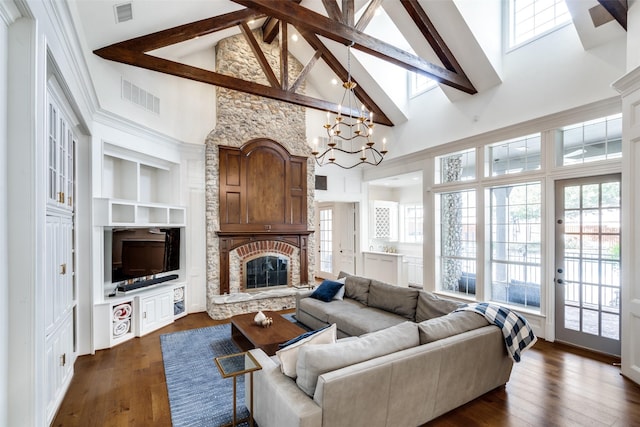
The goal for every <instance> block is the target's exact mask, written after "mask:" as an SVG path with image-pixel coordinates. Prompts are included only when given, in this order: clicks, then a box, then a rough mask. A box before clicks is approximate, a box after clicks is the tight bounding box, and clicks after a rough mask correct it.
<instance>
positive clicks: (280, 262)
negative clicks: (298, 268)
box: [244, 255, 289, 289]
mask: <svg viewBox="0 0 640 427" xmlns="http://www.w3.org/2000/svg"><path fill="white" fill-rule="evenodd" d="M244 271H245V280H246V281H245V289H258V288H269V287H273V286H287V284H288V281H289V259H288V258H287V257H285V256H282V255H265V256H261V257H258V258H254V259H252V260H249V261H247V262H246V263H245V266H244Z"/></svg>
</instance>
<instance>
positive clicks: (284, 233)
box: [217, 138, 312, 294]
mask: <svg viewBox="0 0 640 427" xmlns="http://www.w3.org/2000/svg"><path fill="white" fill-rule="evenodd" d="M218 151H219V162H220V168H219V174H220V188H219V196H220V207H219V212H220V231H218V232H217V235H218V237H219V241H220V294H224V293H228V292H229V252H230V251H232V250H234V249H235V248H237V247H239V246H242V245H245V244H247V243H250V242H254V241H282V242H286V243H288V244H290V245H293V246H295V247H297V248H298V249H299V250H300V280H301V281H303V283H306V281H307V280H308V278H309V272H308V266H309V253H308V241H309V239H308V238H309V234H311V233H312V231H309V230H307V227H308V225H307V208H308V206H307V200H308V194H307V160H308V159H307V157H302V156H295V155H292V154H291V153H289V151H288V150H287V149H286V148H285V147H284V146H282V145H281V144H279V143H278V142H277V141H274V140H271V139H268V138H258V139H253V140H250V141H247V142H246V143H245V144H244V145H243V146H242V147H240V148H237V147H226V146H218Z"/></svg>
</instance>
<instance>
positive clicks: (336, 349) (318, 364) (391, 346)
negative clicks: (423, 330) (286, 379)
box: [296, 322, 420, 396]
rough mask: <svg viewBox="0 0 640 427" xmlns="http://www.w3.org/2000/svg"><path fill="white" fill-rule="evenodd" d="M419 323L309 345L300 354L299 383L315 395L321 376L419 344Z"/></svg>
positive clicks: (305, 390)
mask: <svg viewBox="0 0 640 427" xmlns="http://www.w3.org/2000/svg"><path fill="white" fill-rule="evenodd" d="M419 341H420V340H419V334H418V325H417V324H415V323H413V322H403V323H401V324H399V325H396V326H392V327H390V328H387V329H383V330H381V331H378V332H374V333H372V334H369V335H367V336H365V337H361V338H359V339H356V340H348V341H341V342H337V343H335V344H327V345H312V346H305V347H303V348H301V349H300V351H299V353H298V364H297V366H296V370H297V373H298V378H297V379H296V384H298V387H300V389H301V390H302V391H304V392H305V393H306V394H308V395H309V396H313V393H314V391H315V389H316V383H317V382H318V376H319V375H322V374H324V373H325V372H331V371H335V370H336V369H340V368H343V367H345V366H349V365H353V364H356V363H359V362H364V361H366V360H370V359H373V358H375V357H380V356H384V355H386V354H390V353H395V352H397V351H400V350H404V349H406V348H410V347H415V346H417V345H418V344H419Z"/></svg>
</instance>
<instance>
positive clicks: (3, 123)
mask: <svg viewBox="0 0 640 427" xmlns="http://www.w3.org/2000/svg"><path fill="white" fill-rule="evenodd" d="M10 15H11V13H10V12H9V11H7V10H5V8H4V7H1V6H0V17H1V18H3V19H0V170H3V171H5V170H7V149H8V134H7V79H8V76H7V67H8V54H7V51H8V49H9V41H8V38H9V35H8V23H9V22H11V20H12V18H11V17H10ZM0 206H2V208H1V209H0V313H2V314H0V425H8V407H7V404H8V396H7V394H8V390H9V382H8V375H9V363H8V360H9V280H8V270H9V265H8V252H7V242H8V239H7V233H8V229H7V227H8V222H7V209H6V207H7V175H6V174H1V175H0Z"/></svg>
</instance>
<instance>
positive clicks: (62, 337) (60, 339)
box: [45, 313, 76, 423]
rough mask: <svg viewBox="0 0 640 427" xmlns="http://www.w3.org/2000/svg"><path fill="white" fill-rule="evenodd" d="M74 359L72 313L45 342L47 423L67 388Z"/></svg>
mask: <svg viewBox="0 0 640 427" xmlns="http://www.w3.org/2000/svg"><path fill="white" fill-rule="evenodd" d="M75 358H76V352H75V347H74V344H73V313H69V315H68V316H67V317H66V318H65V319H64V320H63V321H62V322H61V324H60V327H59V328H57V329H56V330H55V331H54V332H53V333H51V334H50V335H49V336H48V337H47V339H46V341H45V380H46V385H45V387H46V390H45V399H46V408H47V420H48V422H49V423H50V422H51V421H52V419H53V416H54V415H55V413H56V411H57V409H58V406H59V405H60V403H61V402H62V399H63V397H64V394H65V392H66V390H67V388H68V387H69V383H70V382H71V377H72V376H73V364H74V362H75Z"/></svg>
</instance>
